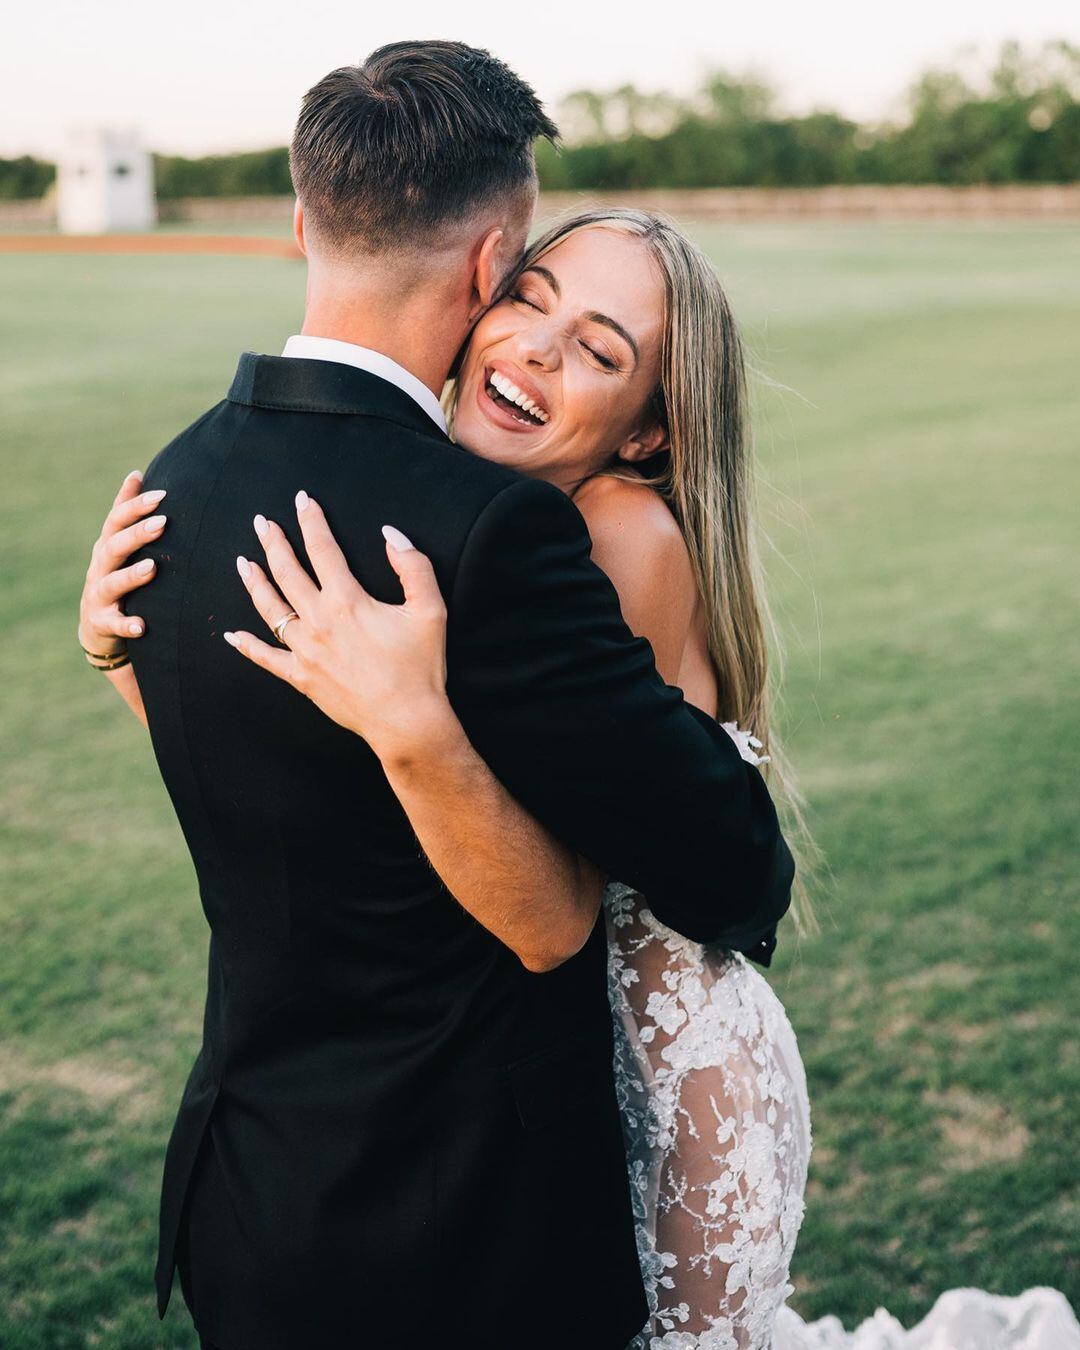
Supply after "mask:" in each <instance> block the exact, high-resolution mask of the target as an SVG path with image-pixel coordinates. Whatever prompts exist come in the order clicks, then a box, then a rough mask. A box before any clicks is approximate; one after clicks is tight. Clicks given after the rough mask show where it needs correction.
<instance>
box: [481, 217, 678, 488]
mask: <svg viewBox="0 0 1080 1350" xmlns="http://www.w3.org/2000/svg"><path fill="white" fill-rule="evenodd" d="M664 308H665V289H664V281H663V277H662V274H661V272H660V269H659V267H658V266H657V264H656V263H655V261H654V260H653V257H652V255H651V253H650V252H649V250H648V248H647V246H646V245H645V244H644V243H643V242H642V240H641V239H639V238H638V237H636V236H635V235H632V234H626V233H624V232H622V231H619V230H613V229H605V228H604V227H602V226H592V227H589V228H587V229H582V230H578V231H577V232H576V233H574V234H571V235H569V236H568V237H567V238H566V239H564V240H563V241H562V242H561V243H559V244H557V245H556V246H555V247H554V248H552V249H550V250H549V251H548V252H547V253H545V254H544V255H543V256H542V257H541V258H539V259H537V261H536V263H535V264H534V266H533V267H532V268H530V269H529V270H528V271H525V272H522V274H521V275H520V276H519V277H518V279H517V281H516V283H515V284H514V286H513V288H512V290H511V293H510V295H509V296H508V297H507V298H506V299H505V300H503V301H501V302H500V303H499V304H497V305H495V306H494V307H493V308H492V309H490V310H489V311H488V312H487V314H485V315H484V317H483V318H482V319H481V320H480V321H479V323H478V324H477V325H476V328H475V329H474V330H473V334H472V338H471V340H470V343H469V347H468V350H467V352H466V354H465V358H464V361H463V363H462V367H461V371H460V374H459V377H458V402H457V408H456V411H455V414H454V434H455V436H456V437H457V439H458V441H460V442H461V444H462V445H463V446H465V447H466V448H468V449H469V450H471V451H472V452H473V453H474V454H477V455H481V456H483V458H485V459H492V460H496V461H497V462H499V463H502V464H508V465H510V466H511V467H512V468H515V469H517V470H519V472H521V473H525V474H528V475H529V476H530V477H533V478H545V479H547V480H548V481H550V482H553V483H555V484H556V485H557V486H558V487H561V488H562V489H563V490H564V491H567V492H572V491H573V490H574V488H576V487H577V486H578V484H580V483H581V482H583V481H584V480H585V479H586V478H589V477H591V476H592V475H593V474H595V473H597V472H598V471H600V470H601V469H604V468H607V467H608V466H610V465H611V464H612V463H613V461H615V460H616V459H617V458H621V459H623V460H639V459H642V458H645V457H647V455H648V454H650V453H652V452H653V451H655V450H656V449H657V448H660V447H661V446H662V445H663V444H664V434H663V431H662V430H661V429H660V427H659V426H657V425H656V422H655V419H654V418H652V416H651V414H650V404H651V398H652V394H653V393H654V391H655V390H656V388H657V385H658V384H659V380H660V356H661V347H662V343H663V329H664Z"/></svg>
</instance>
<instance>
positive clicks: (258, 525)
mask: <svg viewBox="0 0 1080 1350" xmlns="http://www.w3.org/2000/svg"><path fill="white" fill-rule="evenodd" d="M266 530H267V525H266V517H265V516H256V517H255V533H256V534H257V535H258V536H259V538H260V539H265V538H266Z"/></svg>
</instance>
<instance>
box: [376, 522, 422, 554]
mask: <svg viewBox="0 0 1080 1350" xmlns="http://www.w3.org/2000/svg"><path fill="white" fill-rule="evenodd" d="M382 533H383V538H384V539H385V540H386V542H387V543H388V544H389V545H390V547H391V548H396V549H397V551H398V552H399V553H404V552H405V550H406V549H410V548H415V547H416V545H415V544H414V543H413V541H412V540H411V539H409V538H408V537H407V536H406V535H404V534H402V533H401V531H400V530H396V529H395V528H394V527H393V525H384V526H383V527H382Z"/></svg>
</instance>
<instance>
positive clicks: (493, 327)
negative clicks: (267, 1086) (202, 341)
mask: <svg viewBox="0 0 1080 1350" xmlns="http://www.w3.org/2000/svg"><path fill="white" fill-rule="evenodd" d="M517 372H520V374H518V375H517V379H518V380H519V381H520V385H525V386H526V387H525V388H524V389H523V388H521V387H520V385H519V383H517V382H516V381H515V373H517ZM446 404H447V408H448V411H449V412H450V413H451V415H452V424H453V431H454V435H455V438H456V439H457V440H458V441H459V442H460V443H461V444H462V445H463V446H465V447H466V448H468V449H469V450H470V451H472V452H473V453H476V454H479V455H483V456H485V457H486V458H490V459H495V460H500V461H501V462H503V463H507V464H510V465H511V466H512V467H514V468H516V469H518V470H519V471H521V472H522V473H525V474H529V475H531V476H534V477H539V478H544V479H546V480H548V481H550V482H552V483H554V484H555V485H556V486H558V487H560V488H561V489H562V490H563V491H565V492H567V493H568V495H570V496H571V497H572V499H573V500H574V501H575V503H576V505H577V506H578V507H579V509H580V511H581V513H582V515H583V517H584V519H585V521H586V524H587V525H588V527H589V531H590V534H591V537H592V541H593V556H594V558H595V560H596V562H597V563H598V564H599V566H601V567H602V568H603V569H604V570H605V571H606V572H607V574H608V575H609V577H610V578H611V580H612V582H613V583H614V585H615V587H616V589H617V591H618V593H619V598H620V602H621V604H622V608H623V613H624V616H625V618H626V620H627V623H628V624H629V626H630V627H631V628H632V629H633V630H634V631H635V632H636V633H638V634H639V635H641V636H644V637H646V638H648V639H649V641H650V642H651V644H652V647H653V650H654V654H655V657H656V662H657V667H658V669H659V671H660V673H661V675H663V677H664V678H665V679H666V680H667V682H668V683H670V684H673V685H677V686H678V687H680V688H681V689H682V690H683V692H684V694H685V696H686V698H687V699H688V700H689V701H690V702H693V703H694V704H696V705H697V706H698V707H699V708H701V709H703V710H704V711H706V712H707V713H708V714H709V715H710V716H713V717H716V718H718V719H719V720H720V721H721V722H722V723H723V725H724V726H725V728H726V729H727V730H728V732H729V734H730V735H731V736H732V737H733V739H734V740H735V743H736V744H737V745H738V747H739V750H740V753H741V754H742V755H743V757H744V758H746V759H748V760H750V761H751V762H753V763H755V764H760V765H761V766H762V769H763V771H764V772H765V773H766V775H767V776H768V778H769V782H770V788H771V790H772V791H773V794H774V796H776V797H777V799H778V805H779V806H780V809H781V811H782V813H784V814H785V815H786V826H787V828H786V831H785V832H786V834H787V837H788V840H789V844H790V845H791V847H792V851H793V853H795V855H796V857H797V859H800V861H801V862H802V864H804V865H803V866H802V867H801V869H800V876H799V877H798V878H797V883H796V896H795V899H794V902H793V905H792V914H793V919H794V923H795V927H796V929H797V931H800V932H806V931H812V927H813V924H812V918H811V916H810V913H809V907H808V902H807V898H806V893H805V885H804V884H803V877H802V874H803V873H805V870H806V869H805V861H806V858H807V855H808V853H809V852H810V850H811V849H812V844H811V843H810V841H809V840H808V838H807V836H806V834H805V830H804V828H803V825H802V819H801V815H800V813H799V806H798V794H797V792H796V790H795V788H794V785H793V781H792V778H791V774H790V771H789V770H788V769H787V767H786V765H785V763H784V760H783V757H782V755H781V753H780V750H779V746H778V743H777V738H776V734H775V730H774V729H773V728H772V726H771V725H770V717H769V708H770V680H769V672H768V648H767V640H766V634H767V631H768V626H769V617H768V611H767V607H766V605H765V601H764V596H763V592H762V588H761V583H760V576H759V568H758V563H757V557H756V549H755V541H754V522H753V516H752V491H751V463H750V455H749V446H748V438H747V429H746V397H745V373H744V360H743V354H742V348H741V343H740V340H739V335H738V330H737V327H736V324H735V322H734V319H733V317H732V314H731V311H730V308H729V306H728V303H727V300H726V297H725V295H724V292H723V290H722V288H721V286H720V283H719V281H718V279H717V277H716V275H715V273H714V272H713V269H712V267H711V265H710V264H709V262H708V260H707V259H706V258H705V256H704V254H702V253H701V252H700V250H698V249H697V248H696V246H695V245H693V244H692V243H691V242H690V241H689V240H688V239H686V237H685V236H683V235H682V234H681V233H680V232H679V231H678V230H677V229H675V228H674V227H673V226H672V225H671V224H669V223H667V222H665V221H664V220H662V219H659V218H657V217H654V216H651V215H648V214H645V213H642V212H637V211H623V210H618V211H596V212H590V213H586V214H584V215H581V216H578V217H575V218H574V219H572V220H569V221H567V222H565V223H563V224H561V225H558V226H557V227H555V228H554V229H552V230H551V231H549V232H548V233H547V234H546V235H545V236H543V237H542V238H541V239H540V240H538V241H537V242H536V243H535V244H534V245H532V246H531V247H530V249H529V251H528V254H527V256H526V258H525V260H524V262H523V265H522V267H521V268H520V270H519V272H518V274H517V276H516V277H515V278H514V281H513V284H512V285H511V286H510V287H509V289H508V291H507V293H506V295H505V297H504V298H503V299H502V300H501V301H500V302H499V303H497V304H496V305H494V306H493V307H492V308H491V309H490V310H489V311H488V312H487V313H486V314H485V315H484V316H483V317H482V318H481V320H480V321H479V323H478V324H477V326H476V328H475V330H474V332H473V334H472V337H471V340H470V343H469V345H468V348H467V349H466V351H465V353H464V354H463V357H462V360H461V362H460V367H459V371H458V376H457V379H456V381H455V382H454V383H453V385H452V386H451V387H450V388H449V389H448V391H447V396H446ZM137 494H138V482H137V480H129V481H127V482H126V483H125V486H124V487H123V488H122V489H121V493H120V495H119V497H118V499H117V502H116V503H115V504H114V509H113V511H112V513H111V514H110V517H109V520H108V521H107V522H106V526H105V528H104V530H103V533H102V537H101V540H100V541H99V545H98V547H97V549H96V550H95V559H94V562H93V563H92V564H91V569H90V572H89V573H88V577H87V584H86V590H85V591H84V595H83V604H82V608H81V625H80V626H81V631H82V641H83V645H84V646H87V647H90V648H91V650H102V648H101V647H94V646H93V642H94V639H95V637H96V636H98V635H100V636H102V637H110V638H111V637H113V636H114V635H120V636H124V637H129V636H132V634H131V628H130V622H131V616H130V615H128V616H126V617H125V616H124V614H123V612H122V603H123V601H124V598H125V596H127V595H129V594H130V593H131V592H132V591H134V590H135V589H136V588H137V587H138V586H140V585H143V584H146V582H147V581H148V580H151V579H152V577H153V573H152V572H150V573H149V574H148V575H145V574H139V573H136V572H135V571H134V569H128V568H124V566H123V564H124V562H125V559H126V557H127V556H128V555H130V553H131V552H132V551H133V550H134V549H135V548H137V547H138V546H139V545H140V544H141V543H142V542H143V537H142V535H141V534H140V529H141V527H140V526H139V524H138V522H139V521H140V519H141V518H142V517H143V516H145V515H148V514H149V513H150V512H151V511H153V510H156V509H157V508H158V507H159V505H160V503H159V502H157V501H153V502H148V503H144V502H143V500H142V499H141V498H140V497H139V496H138V495H137ZM338 505H339V507H340V504H338ZM406 543H407V541H406ZM388 556H389V557H390V561H391V563H392V565H397V555H396V554H395V550H394V548H393V547H390V548H389V550H388ZM244 584H245V585H247V586H248V589H249V591H251V593H252V596H253V599H254V600H255V602H256V605H257V607H258V608H259V610H260V612H263V611H264V610H268V609H272V610H273V614H272V615H271V614H270V613H269V612H266V613H264V614H263V617H264V618H267V619H268V620H269V621H270V622H271V623H272V622H273V619H274V618H277V617H279V616H280V614H282V613H284V612H285V611H286V610H287V609H288V608H289V604H288V596H287V595H286V596H285V598H284V599H282V598H281V597H280V596H279V595H278V594H277V593H276V592H274V591H273V590H272V589H271V588H270V586H269V582H268V579H267V578H266V576H265V574H264V573H263V572H262V570H261V569H260V568H258V567H256V566H252V567H251V568H250V569H249V576H248V577H247V578H246V579H245V582H244ZM268 593H269V595H270V596H271V597H272V599H271V600H270V601H269V602H267V600H266V595H267V594H268ZM383 610H387V611H388V610H395V611H397V613H398V616H400V615H401V614H403V613H404V612H405V611H407V610H408V604H406V605H405V606H377V607H375V609H371V608H367V609H366V611H365V612H366V613H367V615H368V619H367V620H365V619H364V618H363V617H362V616H360V615H357V616H354V617H352V618H349V619H343V620H342V625H341V628H342V631H337V630H335V632H334V634H332V635H331V637H330V639H329V641H328V644H327V645H326V647H325V651H324V653H323V658H322V659H323V661H324V664H323V666H322V667H321V668H315V667H314V666H313V667H312V668H311V669H308V670H306V671H305V672H304V691H305V693H306V694H307V695H308V696H309V697H311V698H312V699H313V700H314V701H315V702H316V703H317V704H318V705H319V706H320V707H323V708H324V711H331V709H330V706H329V705H330V702H331V701H332V700H333V699H336V700H338V701H340V698H341V697H342V692H341V691H342V688H343V686H344V687H345V688H346V689H351V688H354V687H355V688H357V689H359V688H360V686H361V685H362V680H357V681H356V682H355V684H350V683H349V681H348V680H344V681H343V679H342V675H343V672H344V671H345V670H346V664H345V663H346V662H347V660H348V658H347V657H346V655H345V650H346V647H348V648H349V650H351V651H354V652H355V651H356V650H358V649H362V648H363V645H364V644H363V641H362V640H361V641H359V642H358V641H357V639H358V636H359V638H360V639H362V638H363V636H364V635H363V634H359V635H358V634H357V632H356V631H355V625H357V624H360V625H362V624H363V623H364V622H367V621H371V622H379V621H380V620H379V618H378V614H377V611H383ZM350 624H352V625H354V631H353V632H351V633H346V632H345V631H343V630H344V628H345V627H346V626H348V625H350ZM429 629H430V625H429ZM231 636H233V638H234V645H237V646H238V648H239V650H240V652H241V653H242V655H244V656H246V657H248V658H249V659H252V660H255V661H256V662H257V663H259V664H262V665H264V666H266V667H267V668H268V669H270V668H271V666H272V665H273V662H272V661H270V660H268V659H267V653H268V650H269V649H268V647H267V644H265V643H263V642H261V641H260V640H259V639H257V638H256V637H254V636H253V635H251V634H242V635H231ZM335 643H340V646H338V647H335ZM380 646H381V651H382V653H383V659H384V660H385V659H387V657H386V653H387V650H388V648H387V639H386V632H385V631H384V632H383V633H382V637H381V643H380ZM429 646H430V647H431V650H430V651H428V652H427V654H426V656H425V657H424V659H428V660H430V661H431V662H432V665H433V669H435V668H438V667H440V663H441V662H443V659H444V658H443V652H444V648H443V634H442V632H441V631H440V632H434V631H433V630H432V635H431V638H430V642H429ZM279 655H280V649H279ZM391 659H392V653H391ZM417 659H418V656H417V649H416V646H415V642H413V644H412V645H411V646H410V647H409V650H408V651H406V650H404V647H403V650H402V654H401V660H402V661H403V662H404V661H416V660H417ZM335 660H337V661H338V662H339V664H338V665H337V666H336V667H335V666H334V662H335ZM331 672H332V673H331ZM110 678H113V677H110ZM133 681H134V677H133V675H132V674H131V667H130V666H129V667H125V668H124V671H123V672H120V673H118V675H117V677H115V678H114V679H113V682H114V683H115V684H116V685H117V687H118V689H119V691H120V692H121V693H122V694H123V696H124V697H125V698H126V699H127V700H128V702H129V703H130V704H131V706H132V707H133V709H134V710H135V711H136V712H137V713H138V712H139V711H140V700H139V696H138V690H137V686H135V685H134V683H133ZM331 687H333V690H334V692H333V693H332V694H331V692H330V690H331ZM359 696H360V695H359V694H358V697H359ZM648 790H649V784H647V783H642V784H627V791H648ZM604 908H605V921H606V924H607V931H608V937H609V953H610V959H609V990H610V996H611V1004H612V1015H613V1019H614V1026H615V1045H616V1062H615V1070H616V1087H617V1091H618V1094H619V1099H620V1106H621V1110H622V1117H623V1122H624V1131H625V1139H626V1146H627V1163H628V1171H629V1182H630V1188H631V1194H632V1198H633V1204H634V1211H635V1219H636V1230H637V1240H638V1249H639V1254H640V1258H641V1265H642V1274H643V1278H644V1283H645V1287H646V1293H647V1296H648V1299H649V1306H650V1310H651V1312H650V1319H649V1323H648V1325H647V1326H646V1327H645V1328H644V1329H643V1330H642V1332H641V1334H640V1335H639V1336H638V1337H637V1338H636V1340H635V1342H634V1345H633V1348H632V1350H646V1347H647V1348H648V1350H766V1348H767V1347H770V1346H774V1347H776V1348H777V1350H779V1348H780V1347H781V1346H783V1347H788V1348H789V1350H796V1348H797V1347H831V1346H834V1345H836V1346H840V1345H844V1346H846V1345H852V1346H855V1345H857V1346H858V1350H870V1347H876V1346H880V1347H892V1346H894V1345H895V1346H898V1345H901V1344H903V1345H905V1346H906V1345H911V1346H915V1345H916V1344H918V1345H926V1346H929V1345H931V1344H935V1345H941V1346H945V1345H950V1346H951V1345H952V1344H954V1342H953V1341H940V1342H931V1341H929V1340H925V1341H924V1340H920V1341H918V1342H916V1341H914V1340H912V1341H910V1342H909V1341H907V1340H895V1339H880V1338H879V1339H858V1336H859V1333H856V1337H855V1339H849V1338H848V1337H847V1335H846V1333H844V1332H843V1329H842V1328H840V1326H839V1324H838V1323H835V1319H831V1320H830V1319H826V1321H825V1322H822V1323H817V1324H814V1326H810V1327H808V1326H806V1325H805V1324H804V1323H802V1322H801V1320H800V1319H799V1318H798V1317H797V1316H796V1314H794V1312H792V1310H791V1309H789V1308H787V1307H786V1306H785V1300H786V1298H787V1297H788V1295H789V1294H790V1293H792V1292H793V1288H792V1285H791V1283H790V1281H789V1279H788V1271H789V1267H790V1263H791V1258H792V1253H793V1251H794V1248H795V1242H796V1238H797V1236H798V1232H799V1225H800V1222H801V1219H802V1215H803V1195H804V1190H805V1185H806V1175H807V1166H808V1162H809V1157H810V1110H809V1102H808V1097H807V1089H806V1079H805V1074H804V1071H803V1066H802V1061H801V1059H800V1056H799V1049H798V1045H797V1042H796V1038H795V1034H794V1031H793V1030H792V1027H791V1024H790V1022H789V1021H788V1018H787V1015H786V1013H785V1011H784V1008H783V1006H782V1004H781V1003H780V1001H779V999H778V998H777V996H776V994H775V993H774V992H773V990H772V988H771V986H770V985H769V983H768V981H767V980H766V979H765V977H764V976H763V975H762V974H761V973H760V971H758V970H757V969H755V968H754V966H753V965H751V964H750V962H749V961H748V959H747V957H746V956H744V955H743V954H742V953H741V952H739V951H728V950H721V949H705V948H703V947H702V946H701V945H700V944H698V943H694V942H691V941H689V940H687V939H685V938H683V937H680V936H679V935H678V934H677V933H674V932H672V931H671V930H670V929H667V928H665V927H664V926H663V925H661V924H660V923H658V922H657V920H656V919H655V918H654V917H653V915H652V914H651V913H650V911H649V908H648V902H647V899H645V898H644V897H642V896H640V895H638V894H636V893H634V892H633V891H630V890H629V889H628V888H626V887H624V886H621V885H619V884H617V883H614V882H613V883H612V884H610V885H609V886H608V887H607V890H606V893H605V897H604ZM766 960H767V958H766ZM1030 1292H1032V1291H1029V1293H1030ZM1046 1292H1047V1293H1052V1291H1046ZM1024 1297H1027V1296H1024ZM1058 1297H1060V1296H1058ZM1000 1302H1001V1303H1002V1304H1007V1305H1009V1308H1010V1310H1011V1309H1012V1307H1013V1305H1016V1304H1018V1303H1019V1300H1001V1301H1000ZM1062 1302H1063V1300H1062ZM1066 1308H1067V1305H1066ZM1010 1315H1011V1313H1010ZM867 1328H868V1329H870V1328H869V1324H867ZM870 1330H871V1332H872V1334H873V1335H876V1332H873V1331H872V1329H870ZM901 1334H903V1333H901ZM911 1334H912V1335H914V1333H911ZM1002 1343H1003V1344H1010V1345H1016V1346H1020V1345H1025V1346H1035V1345H1039V1346H1042V1345H1046V1346H1047V1347H1049V1346H1050V1344H1054V1345H1055V1346H1057V1345H1058V1344H1060V1343H1063V1342H1058V1341H1055V1342H1050V1341H1045V1342H1043V1341H1031V1340H1024V1341H1021V1340H1019V1339H1012V1340H1008V1341H1003V1342H1002ZM956 1344H960V1342H956Z"/></svg>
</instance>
